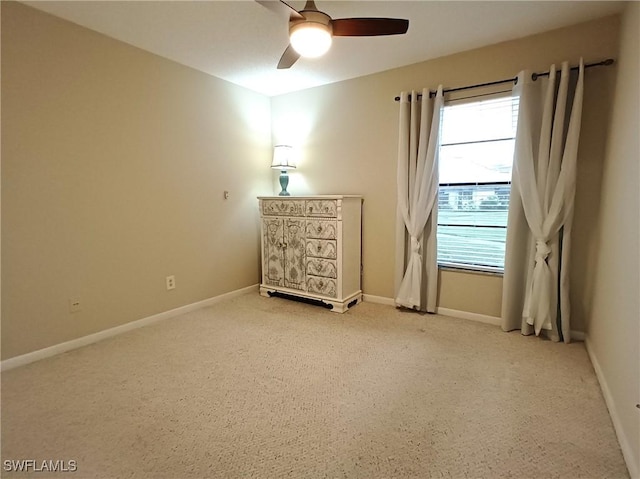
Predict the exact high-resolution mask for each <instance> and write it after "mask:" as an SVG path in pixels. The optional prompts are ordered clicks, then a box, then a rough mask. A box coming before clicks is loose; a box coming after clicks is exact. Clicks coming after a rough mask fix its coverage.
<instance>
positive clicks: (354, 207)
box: [258, 195, 362, 313]
mask: <svg viewBox="0 0 640 479" xmlns="http://www.w3.org/2000/svg"><path fill="white" fill-rule="evenodd" d="M258 200H259V203H260V219H261V223H262V234H261V238H262V282H261V283H260V294H262V295H263V296H281V297H294V298H302V299H303V300H306V301H307V302H311V303H316V304H320V305H323V306H325V307H327V308H330V309H331V311H335V312H338V313H344V312H345V311H346V310H347V309H349V308H350V307H351V306H354V305H356V304H357V303H359V302H360V301H362V288H361V282H360V274H361V251H362V246H361V245H362V241H361V239H362V231H361V230H362V228H361V225H362V197H361V196H356V195H326V196H286V197H283V196H260V197H258Z"/></svg>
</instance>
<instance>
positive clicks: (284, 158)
mask: <svg viewBox="0 0 640 479" xmlns="http://www.w3.org/2000/svg"><path fill="white" fill-rule="evenodd" d="M295 167H296V165H295V164H294V161H293V148H292V147H291V146H289V145H276V146H274V147H273V161H272V162H271V168H276V169H278V170H290V169H291V168H295Z"/></svg>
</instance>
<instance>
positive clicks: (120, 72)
mask: <svg viewBox="0 0 640 479" xmlns="http://www.w3.org/2000/svg"><path fill="white" fill-rule="evenodd" d="M1 3H2V73H3V77H2V248H3V251H2V358H9V357H13V356H16V355H20V354H23V353H27V352H31V351H34V350H37V349H41V348H44V347H47V346H51V345H53V344H57V343H60V342H63V341H67V340H70V339H74V338H77V337H81V336H84V335H87V334H90V333H93V332H96V331H100V330H104V329H107V328H110V327H113V326H116V325H119V324H122V323H126V322H129V321H132V320H136V319H140V318H143V317H146V316H149V315H152V314H154V313H159V312H162V311H167V310H170V309H173V308H176V307H178V306H182V305H185V304H189V303H193V302H195V301H199V300H203V299H206V298H210V297H213V296H216V295H219V294H222V293H225V292H227V291H232V290H236V289H239V288H242V287H245V286H249V285H252V284H256V283H257V282H258V281H259V258H258V253H259V246H258V244H259V236H258V214H257V200H256V196H257V195H259V194H271V193H272V191H273V190H272V185H271V172H270V170H269V168H268V165H269V161H270V145H271V126H270V104H269V99H268V98H266V97H264V96H262V95H258V94H256V93H252V92H250V91H248V90H245V89H243V88H240V87H237V86H234V85H232V84H230V83H227V82H225V81H222V80H219V79H216V78H213V77H211V76H208V75H205V74H203V73H200V72H197V71H195V70H192V69H189V68H186V67H183V66H180V65H178V64H176V63H173V62H170V61H168V60H165V59H162V58H160V57H157V56H155V55H152V54H149V53H146V52H143V51H142V50H139V49H136V48H133V47H131V46H128V45H126V44H124V43H121V42H117V41H115V40H112V39H109V38H107V37H105V36H103V35H100V34H97V33H94V32H91V31H89V30H86V29H83V28H80V27H78V26H76V25H73V24H71V23H68V22H65V21H63V20H59V19H57V18H55V17H52V16H49V15H46V14H43V13H41V12H39V11H36V10H33V9H31V8H28V7H25V6H23V5H21V4H17V3H13V2H1ZM223 190H229V191H230V193H231V197H230V199H229V200H227V201H224V200H223ZM167 275H175V277H176V282H177V288H176V289H175V290H173V291H167V290H166V288H165V276H167ZM73 297H79V298H80V299H81V305H82V310H81V311H80V312H77V313H74V314H70V313H69V308H68V299H69V298H73Z"/></svg>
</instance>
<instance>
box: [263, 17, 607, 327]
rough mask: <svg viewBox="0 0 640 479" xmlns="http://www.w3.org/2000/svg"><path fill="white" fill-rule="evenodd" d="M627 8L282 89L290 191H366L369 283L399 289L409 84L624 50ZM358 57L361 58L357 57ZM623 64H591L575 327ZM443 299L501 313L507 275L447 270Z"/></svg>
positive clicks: (279, 137)
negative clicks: (400, 131) (397, 228)
mask: <svg viewBox="0 0 640 479" xmlns="http://www.w3.org/2000/svg"><path fill="white" fill-rule="evenodd" d="M618 24H619V18H618V17H617V16H614V17H608V18H604V19H600V20H597V21H593V22H589V23H584V24H580V25H576V26H573V27H569V28H563V29H560V30H555V31H552V32H549V33H545V34H542V35H536V36H531V37H527V38H523V39H519V40H515V41H510V42H506V43H501V44H497V45H493V46H489V47H486V48H480V49H477V50H473V51H468V52H464V53H460V54H456V55H451V56H447V57H443V58H438V59H435V60H430V61H427V62H423V63H418V64H415V65H411V66H407V67H403V68H398V69H394V70H390V71H387V72H383V73H379V74H375V75H370V76H366V77H361V78H357V79H353V80H349V81H344V82H340V83H336V84H332V85H327V86H323V87H318V88H313V89H309V90H305V91H301V92H296V93H290V94H287V95H281V96H278V97H275V98H273V99H272V119H273V121H272V124H273V136H274V140H275V141H283V142H291V143H293V144H297V145H298V147H299V149H300V152H301V160H302V161H301V164H300V168H299V169H298V171H297V172H296V176H294V178H293V179H292V181H291V184H290V187H289V189H290V191H291V192H292V193H293V194H296V193H298V194H300V193H360V194H363V195H364V197H365V203H364V218H363V222H364V225H363V230H364V237H363V263H364V277H363V289H364V291H365V293H368V294H372V295H377V296H383V297H393V294H394V292H393V287H394V286H393V285H394V277H393V275H394V268H393V261H394V242H395V239H394V238H395V237H394V225H395V214H396V151H397V144H398V138H397V122H398V104H397V103H396V102H394V101H393V98H394V97H395V96H397V95H398V94H399V92H400V91H402V90H411V89H417V90H421V89H422V88H423V87H430V88H435V87H437V85H438V84H440V83H442V84H443V85H444V86H445V87H456V86H463V85H469V84H474V83H482V82H488V81H493V80H499V79H504V78H510V77H514V76H515V75H516V74H517V73H518V72H519V71H520V70H522V69H531V70H533V71H545V70H548V68H549V66H550V65H551V64H552V63H554V62H555V63H558V64H559V63H560V62H562V61H563V60H569V61H571V62H572V63H574V64H575V63H577V62H578V60H579V58H580V56H583V57H584V58H585V61H587V62H589V61H598V60H602V59H604V58H608V57H615V56H616V55H617V50H618V44H617V40H618ZM354 61H355V59H354ZM614 81H615V68H614V67H609V68H597V69H593V70H589V71H588V73H587V78H586V86H585V95H586V98H585V103H584V116H583V128H582V136H581V142H580V163H579V167H578V187H577V193H576V195H577V196H576V203H577V204H576V217H575V225H574V237H575V238H577V239H579V241H576V244H575V245H574V248H573V252H574V256H573V273H572V279H571V283H572V284H571V286H572V288H573V294H572V301H573V303H574V306H573V312H574V320H573V325H574V329H578V330H582V329H583V327H584V316H585V309H586V307H587V306H588V302H589V299H588V298H585V295H584V293H585V288H586V287H587V282H586V278H588V277H589V275H590V274H591V272H592V271H593V268H594V257H595V235H594V224H593V219H594V218H593V211H594V209H597V205H598V201H599V199H598V191H599V190H600V176H601V170H602V157H603V155H604V147H605V131H606V125H607V118H608V115H609V107H608V104H609V101H610V99H611V93H610V90H611V87H612V86H613V83H614ZM441 279H442V281H441V285H440V294H439V306H440V307H443V308H450V309H456V310H462V311H469V312H474V313H480V314H486V315H491V316H499V315H500V306H501V304H500V303H501V294H502V293H501V290H502V281H501V278H500V277H495V276H479V275H476V274H474V275H470V274H465V273H455V272H442V274H441Z"/></svg>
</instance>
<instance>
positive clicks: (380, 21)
mask: <svg viewBox="0 0 640 479" xmlns="http://www.w3.org/2000/svg"><path fill="white" fill-rule="evenodd" d="M331 26H332V27H333V34H334V36H337V37H375V36H378V35H400V34H403V33H407V30H408V29H409V20H403V19H400V18H337V19H335V20H332V21H331Z"/></svg>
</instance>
